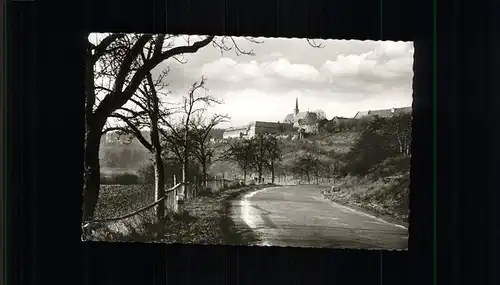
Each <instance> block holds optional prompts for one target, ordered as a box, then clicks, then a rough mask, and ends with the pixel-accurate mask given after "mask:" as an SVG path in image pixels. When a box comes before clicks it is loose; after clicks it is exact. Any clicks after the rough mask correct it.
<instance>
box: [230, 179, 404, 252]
mask: <svg viewBox="0 0 500 285" xmlns="http://www.w3.org/2000/svg"><path fill="white" fill-rule="evenodd" d="M321 190H322V188H321V187H320V186H315V185H307V186H306V185H301V186H286V187H273V188H266V189H263V190H259V191H256V192H252V193H249V194H247V195H245V197H243V198H242V199H241V200H240V201H234V202H233V204H232V218H233V220H234V222H235V224H236V225H237V227H239V228H240V229H243V228H247V229H248V228H251V229H252V231H253V232H254V233H256V234H257V235H258V236H259V238H260V240H261V241H260V242H259V244H260V245H268V246H295V247H329V248H364V249H366V248H368V249H406V248H407V247H408V230H407V229H406V228H405V227H403V226H399V225H396V224H393V223H389V222H386V221H384V220H381V219H378V218H376V217H374V216H371V215H368V214H365V213H362V212H359V211H356V210H353V209H351V208H348V207H345V206H342V205H339V204H337V203H333V202H331V201H329V200H327V199H326V198H324V197H323V195H322V194H321Z"/></svg>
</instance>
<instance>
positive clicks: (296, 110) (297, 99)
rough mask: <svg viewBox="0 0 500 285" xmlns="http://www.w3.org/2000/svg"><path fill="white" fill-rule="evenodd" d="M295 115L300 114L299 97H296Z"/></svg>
mask: <svg viewBox="0 0 500 285" xmlns="http://www.w3.org/2000/svg"><path fill="white" fill-rule="evenodd" d="M294 111H295V115H298V114H299V98H295V110H294Z"/></svg>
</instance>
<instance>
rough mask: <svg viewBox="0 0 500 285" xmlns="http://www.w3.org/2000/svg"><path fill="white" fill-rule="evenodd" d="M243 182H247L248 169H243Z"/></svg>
mask: <svg viewBox="0 0 500 285" xmlns="http://www.w3.org/2000/svg"><path fill="white" fill-rule="evenodd" d="M243 184H247V170H246V169H243Z"/></svg>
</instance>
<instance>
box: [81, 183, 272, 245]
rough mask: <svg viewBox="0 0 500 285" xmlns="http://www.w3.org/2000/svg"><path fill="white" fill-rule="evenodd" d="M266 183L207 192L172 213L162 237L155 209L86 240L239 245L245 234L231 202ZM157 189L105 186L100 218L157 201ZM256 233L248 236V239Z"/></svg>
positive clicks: (100, 228)
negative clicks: (236, 221) (238, 227)
mask: <svg viewBox="0 0 500 285" xmlns="http://www.w3.org/2000/svg"><path fill="white" fill-rule="evenodd" d="M259 187H265V186H246V187H241V188H233V189H224V190H221V191H219V192H217V193H204V194H202V195H200V196H198V197H194V198H192V199H190V200H188V201H187V202H186V204H185V206H184V212H183V213H181V214H172V213H171V214H169V215H168V217H167V221H166V226H165V229H164V231H163V235H162V236H158V235H157V234H156V233H157V232H158V228H157V225H156V224H155V223H154V218H153V211H147V212H145V213H144V214H140V215H137V216H134V217H132V218H129V219H126V220H123V221H119V222H110V223H106V224H102V225H98V226H96V227H94V228H93V229H92V230H93V233H92V234H89V235H87V236H86V237H85V240H94V241H96V240H97V241H98V240H106V241H142V242H151V241H155V242H166V243H197V244H237V243H241V242H242V239H243V237H242V236H240V235H238V234H237V233H235V232H234V231H233V230H232V228H233V226H234V225H233V223H232V221H231V219H230V218H229V217H228V211H229V209H228V206H229V203H228V202H229V201H230V200H232V199H236V198H237V197H238V196H239V195H242V194H243V193H246V192H249V191H252V190H255V189H257V188H259ZM153 198H154V190H153V188H152V187H147V186H142V185H104V186H102V190H101V194H100V199H99V203H98V206H97V212H96V218H98V219H100V218H109V217H116V216H119V215H123V214H127V213H129V212H132V211H134V210H137V209H138V208H140V207H143V206H146V205H147V204H149V203H151V202H153ZM251 238H252V236H251V235H250V236H249V235H246V236H245V239H251Z"/></svg>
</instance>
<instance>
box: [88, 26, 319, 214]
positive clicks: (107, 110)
mask: <svg viewBox="0 0 500 285" xmlns="http://www.w3.org/2000/svg"><path fill="white" fill-rule="evenodd" d="M176 38H178V36H174V35H145V34H128V35H127V34H123V33H119V34H107V35H105V36H104V37H103V38H102V39H100V40H98V42H97V41H96V42H92V41H91V40H90V38H87V49H86V73H85V143H84V189H83V217H82V218H83V220H84V221H87V220H91V219H92V218H93V216H94V211H95V206H96V204H97V199H98V197H99V187H100V182H99V181H100V165H99V147H100V142H101V136H102V134H103V129H104V127H105V125H106V122H107V120H108V118H109V117H110V116H111V115H112V114H113V113H115V111H117V110H118V109H120V108H122V107H123V106H124V105H125V104H126V103H127V102H128V101H129V100H130V99H131V98H132V97H133V96H134V94H136V92H137V90H138V88H139V86H140V85H141V83H142V82H143V80H144V79H145V78H146V75H147V74H148V73H150V72H151V71H152V70H153V69H154V68H155V67H156V66H158V65H159V64H160V63H162V62H163V61H165V60H167V59H174V60H176V61H178V62H181V63H183V62H185V59H184V58H183V55H184V54H186V53H196V52H197V51H198V50H199V49H201V48H203V47H205V46H207V45H208V44H210V43H212V45H213V46H215V47H217V48H219V49H220V51H221V53H223V52H227V51H235V53H236V54H247V55H253V54H254V53H253V51H252V50H248V51H247V50H243V49H241V48H240V47H238V45H237V44H236V41H235V40H234V39H233V38H232V37H214V36H206V37H198V40H195V41H191V38H190V37H187V38H186V44H185V45H180V46H175V45H174V39H176ZM246 39H247V40H249V41H252V42H254V43H261V42H260V41H258V40H255V39H253V38H246ZM310 44H311V43H310ZM312 46H314V45H312ZM145 51H146V56H145V58H143V57H141V54H142V53H143V52H145Z"/></svg>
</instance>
